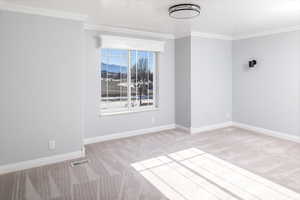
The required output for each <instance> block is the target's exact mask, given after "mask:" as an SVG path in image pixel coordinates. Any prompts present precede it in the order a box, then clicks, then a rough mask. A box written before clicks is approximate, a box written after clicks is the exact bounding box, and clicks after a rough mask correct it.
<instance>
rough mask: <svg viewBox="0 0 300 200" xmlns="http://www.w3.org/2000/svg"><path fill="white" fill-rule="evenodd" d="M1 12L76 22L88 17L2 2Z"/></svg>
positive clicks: (0, 5)
mask: <svg viewBox="0 0 300 200" xmlns="http://www.w3.org/2000/svg"><path fill="white" fill-rule="evenodd" d="M0 10H5V11H11V12H17V13H24V14H31V15H39V16H46V17H54V18H60V19H69V20H74V21H86V20H87V18H88V16H87V15H82V14H77V13H71V12H64V11H58V10H51V9H45V8H36V7H29V6H21V5H17V4H14V3H6V2H3V1H2V2H1V1H0Z"/></svg>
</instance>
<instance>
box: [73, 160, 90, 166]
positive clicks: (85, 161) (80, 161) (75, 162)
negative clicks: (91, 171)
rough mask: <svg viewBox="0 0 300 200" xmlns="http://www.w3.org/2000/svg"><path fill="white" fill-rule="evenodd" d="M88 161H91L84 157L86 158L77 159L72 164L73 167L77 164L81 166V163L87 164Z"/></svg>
mask: <svg viewBox="0 0 300 200" xmlns="http://www.w3.org/2000/svg"><path fill="white" fill-rule="evenodd" d="M88 162H89V160H87V159H84V160H76V161H73V162H71V166H72V167H76V166H79V165H83V164H86V163H88Z"/></svg>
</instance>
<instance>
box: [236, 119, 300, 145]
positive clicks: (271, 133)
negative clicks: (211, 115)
mask: <svg viewBox="0 0 300 200" xmlns="http://www.w3.org/2000/svg"><path fill="white" fill-rule="evenodd" d="M232 125H233V126H235V127H238V128H242V129H246V130H249V131H253V132H256V133H261V134H265V135H268V136H272V137H276V138H280V139H284V140H289V141H292V142H297V143H300V137H298V136H294V135H291V134H287V133H282V132H278V131H272V130H269V129H265V128H261V127H256V126H251V125H248V124H243V123H239V122H233V123H232Z"/></svg>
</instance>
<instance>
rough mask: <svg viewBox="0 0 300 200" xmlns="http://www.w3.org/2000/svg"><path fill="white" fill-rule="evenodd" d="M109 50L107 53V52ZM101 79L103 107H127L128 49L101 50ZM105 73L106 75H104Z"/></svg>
mask: <svg viewBox="0 0 300 200" xmlns="http://www.w3.org/2000/svg"><path fill="white" fill-rule="evenodd" d="M107 52H109V53H107ZM105 62H108V64H102V73H101V75H102V81H101V84H102V85H103V86H102V85H101V91H103V90H104V88H106V91H104V95H103V94H102V105H103V107H102V108H103V109H116V110H118V109H120V110H121V109H127V108H128V96H127V91H128V87H127V73H128V51H127V50H114V49H110V50H107V49H103V50H102V63H105ZM105 75H106V77H105ZM104 104H105V105H104Z"/></svg>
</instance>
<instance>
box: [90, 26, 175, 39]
mask: <svg viewBox="0 0 300 200" xmlns="http://www.w3.org/2000/svg"><path fill="white" fill-rule="evenodd" d="M84 29H85V30H92V31H104V32H112V33H121V34H129V35H135V36H144V37H152V38H161V39H175V36H174V35H173V34H168V33H157V32H150V31H142V30H136V29H129V28H121V27H115V26H108V25H94V24H85V25H84Z"/></svg>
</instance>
